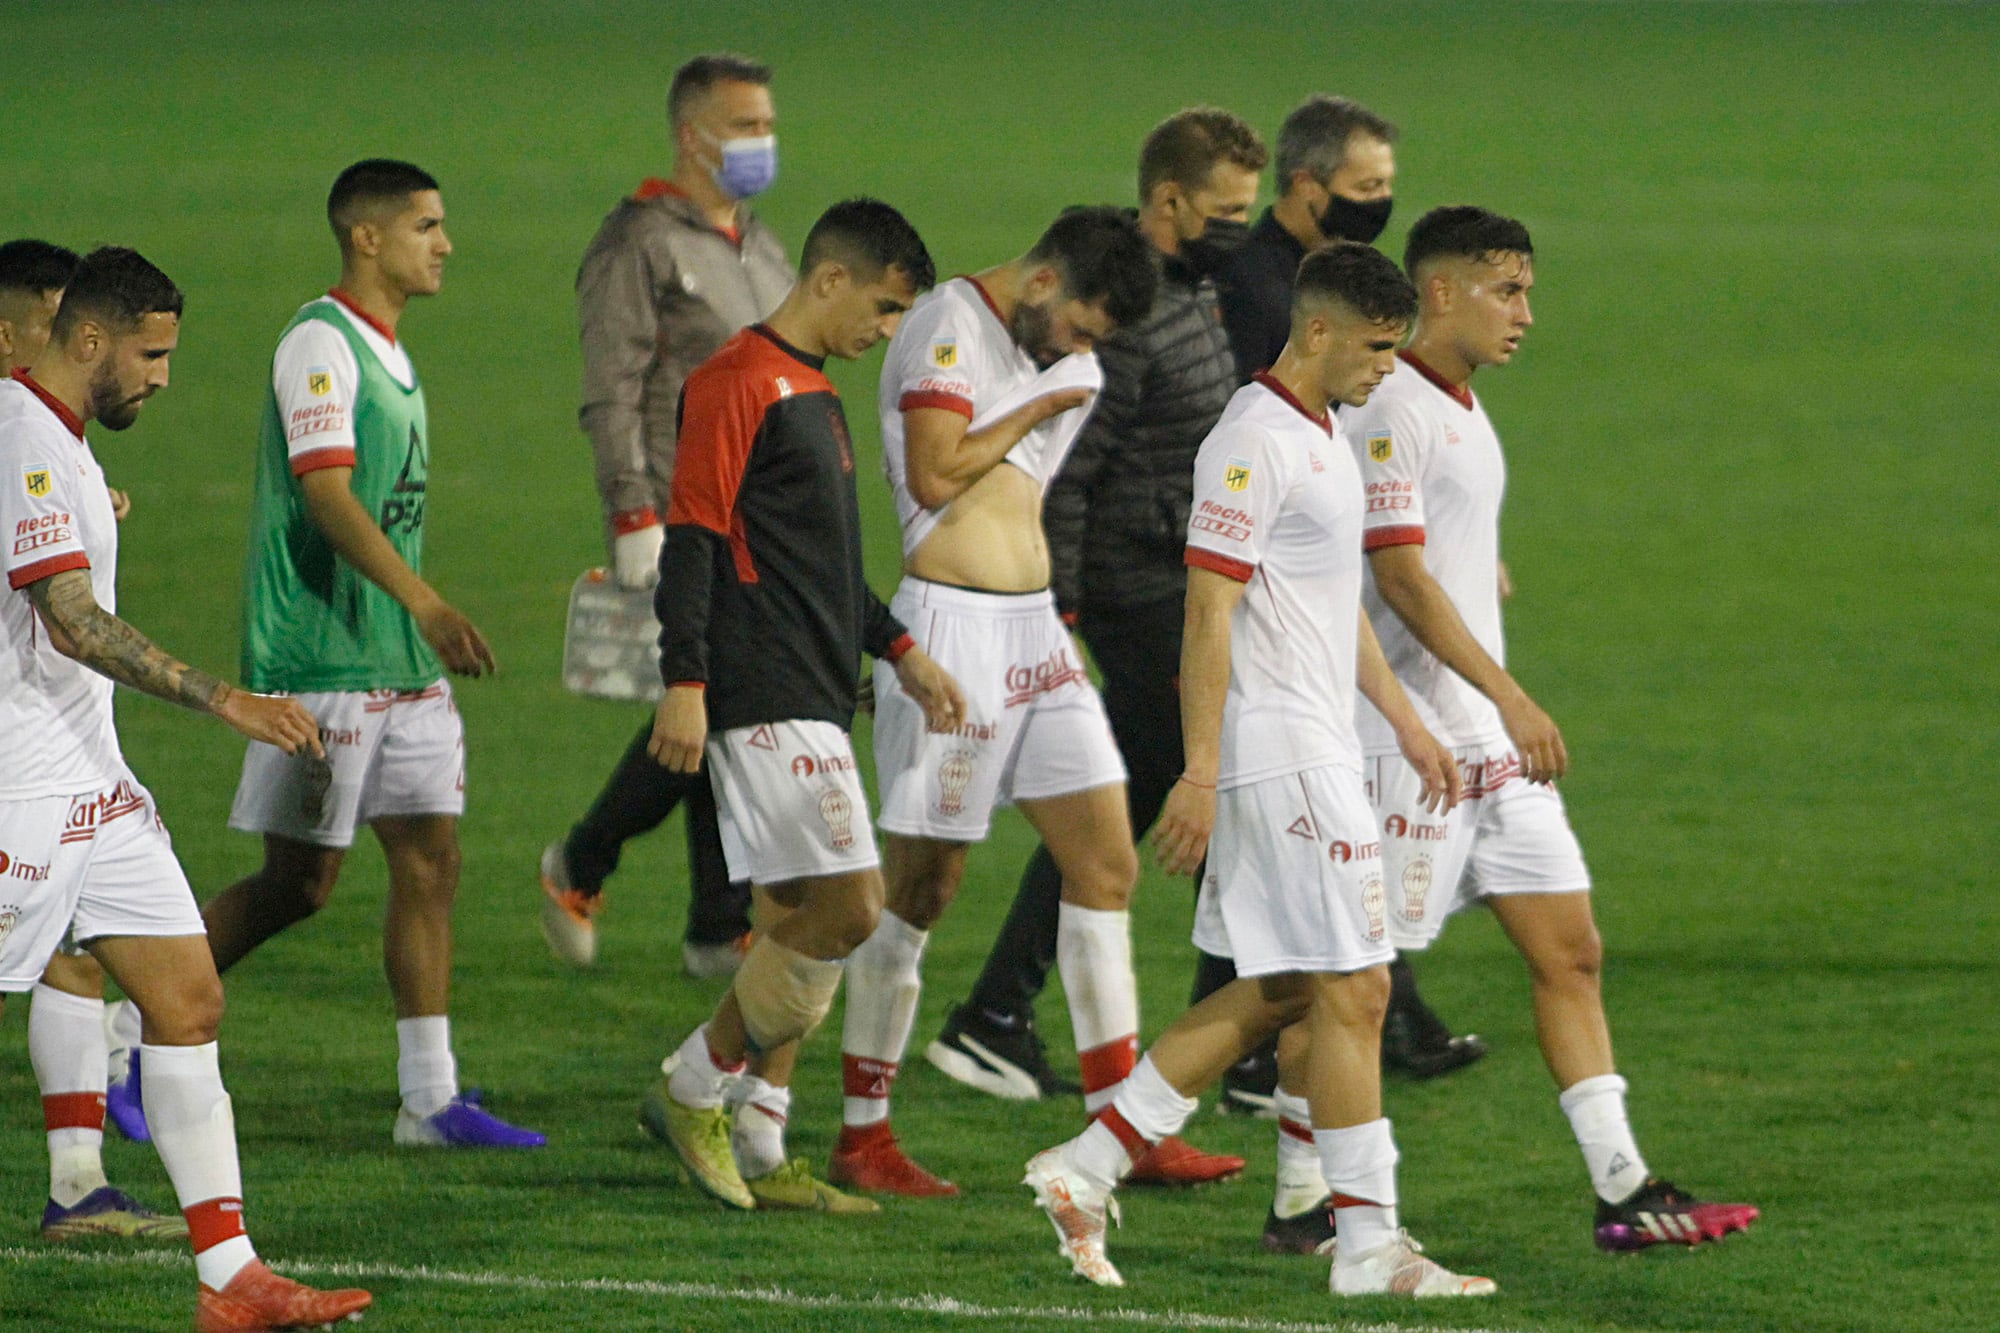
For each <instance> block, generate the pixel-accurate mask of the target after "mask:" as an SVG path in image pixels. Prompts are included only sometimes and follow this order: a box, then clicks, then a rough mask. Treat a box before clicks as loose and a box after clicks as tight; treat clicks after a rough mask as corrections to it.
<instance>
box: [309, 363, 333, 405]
mask: <svg viewBox="0 0 2000 1333" xmlns="http://www.w3.org/2000/svg"><path fill="white" fill-rule="evenodd" d="M306 392H307V393H310V394H311V395H312V396H313V397H315V398H324V397H326V396H327V395H328V394H330V393H332V392H333V371H332V370H331V369H330V368H328V367H326V366H309V367H307V369H306Z"/></svg>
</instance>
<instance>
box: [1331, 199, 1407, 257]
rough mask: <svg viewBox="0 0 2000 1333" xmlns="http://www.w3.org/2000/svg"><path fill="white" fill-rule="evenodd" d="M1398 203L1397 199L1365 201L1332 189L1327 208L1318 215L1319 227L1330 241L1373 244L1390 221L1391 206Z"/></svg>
mask: <svg viewBox="0 0 2000 1333" xmlns="http://www.w3.org/2000/svg"><path fill="white" fill-rule="evenodd" d="M1395 206H1396V201H1395V200H1394V199H1371V200H1369V201H1368V202H1367V203H1365V204H1364V203H1361V202H1359V201H1357V200H1354V199H1348V198H1345V197H1344V196H1341V195H1337V194H1332V193H1331V192H1329V194H1328V196H1327V203H1326V212H1324V213H1321V214H1320V215H1319V229H1320V231H1322V232H1324V233H1325V234H1326V238H1327V239H1328V240H1330V241H1359V242H1361V243H1362V244H1363V245H1373V244H1374V243H1375V238H1376V237H1377V236H1380V235H1381V234H1382V228H1384V227H1386V226H1388V225H1389V210H1390V209H1392V208H1394V207H1395Z"/></svg>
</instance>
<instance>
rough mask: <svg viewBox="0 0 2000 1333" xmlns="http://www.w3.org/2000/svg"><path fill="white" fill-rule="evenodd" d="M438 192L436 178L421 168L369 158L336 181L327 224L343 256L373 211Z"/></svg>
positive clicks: (328, 200) (328, 199) (328, 203)
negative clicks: (352, 234)
mask: <svg viewBox="0 0 2000 1333" xmlns="http://www.w3.org/2000/svg"><path fill="white" fill-rule="evenodd" d="M437 188H438V183H437V177H435V176H433V175H431V174H430V172H428V171H425V170H424V169H423V168H422V167H417V166H412V165H410V164H409V163H408V162H398V161H396V160H395V159H393V158H387V157H371V158H367V159H365V160H363V161H360V162H356V163H355V164H354V165H353V166H351V167H349V168H348V169H347V170H345V171H343V172H341V173H340V175H338V176H336V177H334V181H333V189H332V190H330V191H328V192H327V196H326V220H327V222H328V223H329V224H330V225H331V226H332V227H333V234H334V236H335V238H336V239H338V240H339V242H340V249H341V252H342V253H343V254H344V253H346V251H347V246H348V232H349V231H350V230H351V229H352V228H353V227H354V224H355V223H357V222H359V221H361V220H362V215H363V214H364V213H366V212H367V211H368V210H369V209H370V208H371V207H373V206H375V205H378V204H382V203H386V202H390V201H402V200H406V199H408V198H409V197H410V196H411V195H413V194H415V193H417V192H418V191H419V190H435V189H437Z"/></svg>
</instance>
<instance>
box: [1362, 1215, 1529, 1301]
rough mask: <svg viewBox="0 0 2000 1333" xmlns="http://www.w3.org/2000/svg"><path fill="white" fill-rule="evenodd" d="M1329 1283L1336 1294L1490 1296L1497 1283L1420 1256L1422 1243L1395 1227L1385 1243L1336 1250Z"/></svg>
mask: <svg viewBox="0 0 2000 1333" xmlns="http://www.w3.org/2000/svg"><path fill="white" fill-rule="evenodd" d="M1329 1285H1330V1286H1331V1288H1332V1290H1333V1294H1334V1295H1336V1296H1416V1297H1420V1298H1421V1297H1428V1296H1491V1295H1492V1294H1493V1293H1494V1292H1496V1291H1498V1290H1499V1289H1500V1288H1499V1286H1498V1285H1497V1284H1496V1283H1495V1282H1494V1281H1493V1279H1492V1278H1490V1277H1464V1276H1461V1275H1460V1274H1457V1273H1454V1272H1452V1271H1451V1270H1450V1269H1448V1268H1446V1267H1445V1266H1444V1265H1443V1264H1440V1263H1438V1262H1437V1261H1435V1260H1433V1259H1426V1258H1425V1257H1424V1247H1423V1246H1421V1245H1419V1244H1417V1242H1416V1240H1415V1239H1414V1238H1413V1237H1412V1236H1411V1235H1410V1233H1409V1232H1407V1231H1402V1230H1398V1231H1397V1232H1396V1238H1395V1239H1394V1240H1392V1241H1390V1242H1389V1243H1388V1244H1387V1245H1378V1246H1376V1247H1375V1248H1374V1249H1372V1250H1370V1251H1369V1252H1368V1253H1366V1254H1358V1255H1355V1256H1353V1257H1352V1258H1349V1257H1348V1253H1347V1247H1346V1246H1342V1247H1341V1248H1340V1250H1339V1251H1338V1252H1337V1254H1336V1257H1335V1259H1334V1264H1333V1276H1332V1277H1331V1278H1330V1279H1329Z"/></svg>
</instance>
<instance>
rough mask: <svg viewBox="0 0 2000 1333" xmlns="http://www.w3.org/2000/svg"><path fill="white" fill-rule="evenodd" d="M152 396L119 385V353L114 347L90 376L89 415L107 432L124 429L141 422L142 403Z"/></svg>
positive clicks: (142, 390)
mask: <svg viewBox="0 0 2000 1333" xmlns="http://www.w3.org/2000/svg"><path fill="white" fill-rule="evenodd" d="M149 394H150V390H147V389H144V388H140V389H139V390H137V391H131V390H128V387H127V386H126V385H124V384H122V383H120V382H119V378H118V352H117V349H116V348H115V347H114V348H113V349H112V351H111V353H110V354H109V355H108V356H106V357H105V358H104V361H103V363H102V364H100V365H99V366H98V367H97V373H96V374H95V375H93V376H91V380H90V415H91V417H92V419H93V420H95V421H96V422H97V423H98V424H99V425H100V426H103V427H104V428H105V429H106V430H124V429H125V428H126V427H128V426H130V425H131V424H132V423H133V422H135V421H137V420H138V419H139V404H141V403H143V402H145V401H146V398H147V397H148V396H149Z"/></svg>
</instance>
